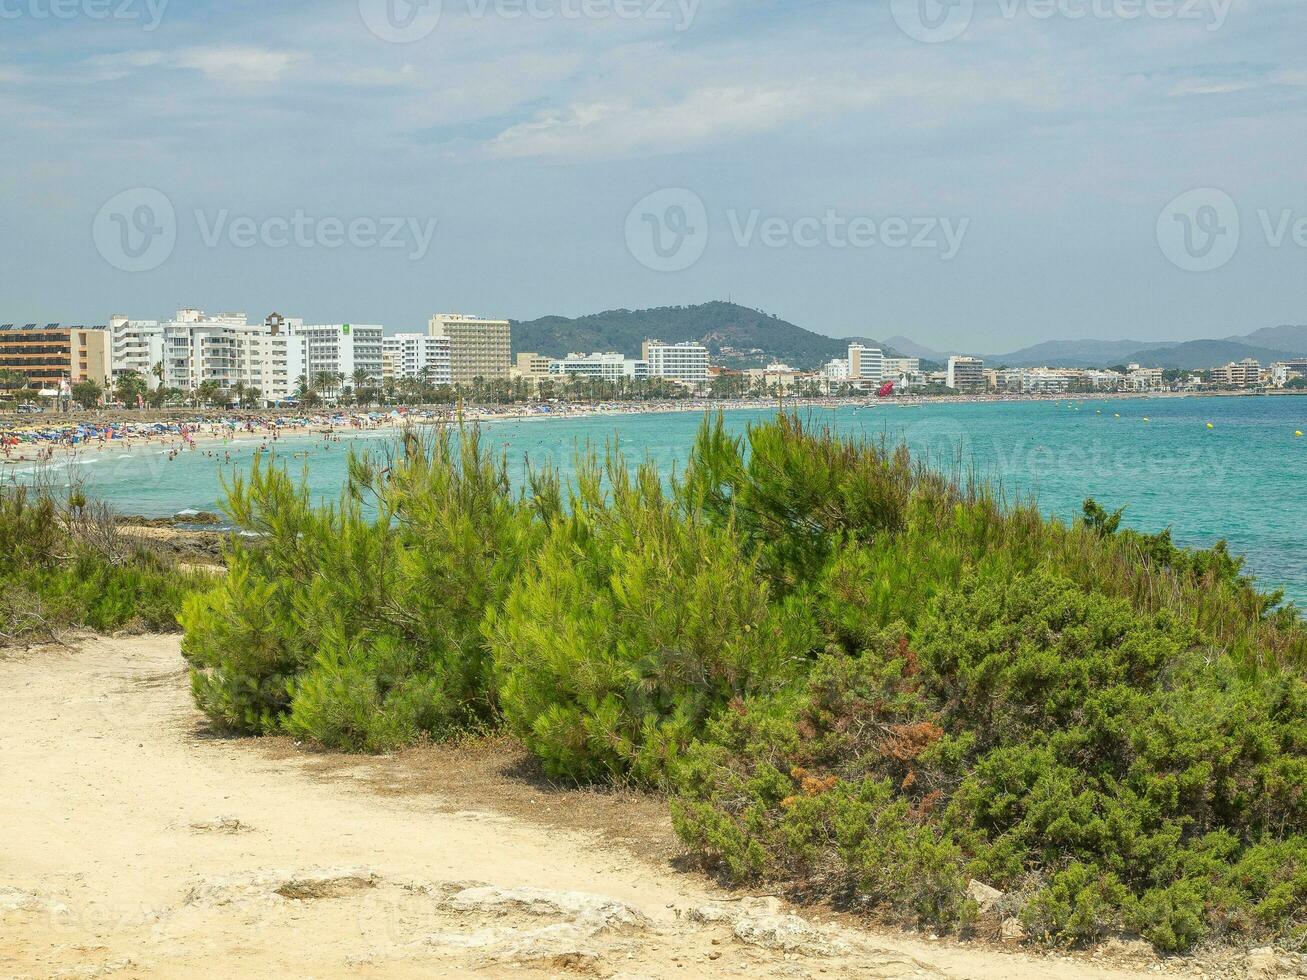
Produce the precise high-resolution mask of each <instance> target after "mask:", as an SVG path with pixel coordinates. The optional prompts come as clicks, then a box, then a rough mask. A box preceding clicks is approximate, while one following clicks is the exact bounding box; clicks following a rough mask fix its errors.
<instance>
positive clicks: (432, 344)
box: [381, 333, 454, 385]
mask: <svg viewBox="0 0 1307 980" xmlns="http://www.w3.org/2000/svg"><path fill="white" fill-rule="evenodd" d="M450 346H451V345H450V341H449V338H448V337H432V336H430V335H428V334H424V333H400V334H395V335H394V336H393V337H387V338H385V340H383V341H382V342H381V351H382V358H383V362H384V364H385V369H384V374H385V377H387V378H420V379H423V380H426V381H429V382H431V383H432V384H434V385H452V384H453V383H454V368H453V359H452V356H451V354H450Z"/></svg>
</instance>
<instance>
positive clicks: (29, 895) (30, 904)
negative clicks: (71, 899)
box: [0, 885, 68, 915]
mask: <svg viewBox="0 0 1307 980" xmlns="http://www.w3.org/2000/svg"><path fill="white" fill-rule="evenodd" d="M67 911H68V907H67V906H65V905H64V904H63V903H61V902H57V901H55V900H54V899H52V898H42V897H41V896H40V895H37V894H36V893H35V892H26V891H23V890H21V889H19V888H11V887H9V886H8V885H0V912H48V913H53V914H56V915H62V914H63V913H65V912H67Z"/></svg>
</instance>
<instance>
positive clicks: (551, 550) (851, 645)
mask: <svg viewBox="0 0 1307 980" xmlns="http://www.w3.org/2000/svg"><path fill="white" fill-rule="evenodd" d="M578 474H579V475H578V478H577V481H576V484H575V486H572V487H567V488H564V487H563V486H561V485H560V481H559V480H558V478H557V476H556V475H555V474H554V473H552V472H551V471H548V470H544V471H536V472H532V473H530V475H529V479H528V481H527V482H528V487H527V489H526V490H525V492H522V493H514V492H513V491H512V490H511V489H510V486H509V480H508V478H507V474H506V466H505V464H504V462H503V461H502V460H498V461H496V460H495V459H493V458H492V457H491V456H490V455H489V454H488V453H487V452H486V451H485V450H484V449H483V448H482V446H481V444H480V441H479V439H478V438H477V435H476V432H475V431H471V430H468V431H463V432H461V433H458V434H457V435H455V434H452V433H450V432H444V433H442V434H440V435H438V436H436V437H434V438H433V439H432V440H431V441H429V442H428V441H422V440H419V439H417V438H414V437H409V438H407V439H406V440H405V442H404V445H403V447H402V449H401V450H400V451H399V452H398V453H397V455H396V456H395V458H393V459H387V460H379V459H375V458H372V457H359V458H356V459H354V460H353V461H352V463H351V470H350V481H349V486H348V488H347V490H346V492H345V493H344V494H343V496H342V498H341V500H340V501H339V502H338V503H337V504H335V505H333V506H328V507H318V506H315V505H313V504H312V503H311V502H310V500H309V497H308V494H307V492H306V491H305V490H304V489H303V487H301V486H298V485H297V484H295V483H294V482H293V481H292V480H290V479H289V478H288V477H287V476H286V475H285V474H283V473H281V472H279V471H275V470H268V469H265V468H263V467H260V466H257V465H256V467H255V469H254V470H253V471H252V473H251V474H250V475H249V476H248V478H246V479H242V480H238V481H237V482H236V483H235V484H234V485H233V486H232V487H231V488H230V501H229V509H230V511H231V514H232V516H233V518H234V519H235V520H236V521H237V522H238V523H239V524H240V525H241V526H243V527H245V528H247V529H249V530H251V531H254V532H257V536H256V537H253V538H250V539H247V540H246V541H245V542H244V543H238V544H236V545H235V546H234V548H233V552H232V554H231V560H230V564H231V574H230V575H229V576H227V577H226V578H225V579H224V580H222V581H221V582H219V583H217V584H215V586H214V587H213V588H212V589H211V590H210V591H209V592H207V593H206V594H204V595H201V596H197V597H195V598H193V599H192V600H191V601H190V602H189V603H188V605H187V608H186V611H185V613H184V615H183V622H184V625H185V628H186V637H185V641H184V651H185V653H186V656H187V657H188V659H189V660H190V662H191V665H192V682H193V686H194V690H195V695H196V699H197V702H198V703H199V704H200V706H201V707H202V708H203V709H204V710H205V711H206V712H207V713H208V714H209V716H210V717H211V718H212V719H213V720H214V721H215V723H217V724H218V725H220V726H222V727H226V728H229V729H233V730H236V731H241V732H249V733H264V732H290V733H293V734H296V735H299V736H304V737H309V738H312V739H315V740H317V741H319V742H321V743H323V744H327V745H333V746H340V747H343V748H347V749H351V750H366V751H374V750H384V749H389V748H393V747H396V746H400V745H404V744H407V743H409V742H412V741H414V740H416V739H420V738H443V737H449V736H452V735H456V734H458V733H461V732H464V731H467V730H469V729H478V728H481V727H484V726H495V725H502V726H505V727H506V728H508V729H509V730H510V731H512V732H513V733H514V734H515V735H517V737H519V738H520V739H521V740H522V742H523V744H524V745H525V746H526V747H527V748H528V749H529V750H530V751H531V752H532V753H533V754H534V755H535V756H536V757H537V758H538V759H539V760H540V762H541V764H542V766H543V767H544V769H545V770H546V772H547V773H548V774H549V775H550V776H551V777H553V778H559V779H567V780H573V781H579V782H590V781H600V780H620V781H630V782H634V783H638V784H643V785H649V786H655V787H659V788H661V789H664V790H666V791H667V792H669V794H670V795H671V797H672V807H673V814H674V819H675V825H676V828H677V830H678V832H679V833H680V835H681V837H682V838H683V840H684V841H685V843H686V845H687V847H688V849H689V850H690V852H691V853H692V854H693V855H695V856H696V857H697V858H698V859H699V860H701V861H702V862H704V863H705V864H706V865H709V866H711V867H714V868H716V869H719V870H720V871H721V872H722V873H723V874H725V875H726V876H728V877H730V878H732V879H735V880H738V881H768V882H776V883H780V884H782V885H783V886H788V887H790V888H792V889H793V890H794V891H795V892H796V893H799V894H803V895H806V896H809V897H813V898H825V899H829V900H831V901H834V902H838V903H840V904H842V905H845V906H848V907H854V908H860V909H866V910H869V911H875V912H876V913H878V914H880V915H882V916H887V917H893V918H899V919H905V920H909V921H912V922H914V923H920V924H923V925H929V926H930V927H932V928H940V929H957V930H974V929H981V930H986V929H992V930H994V931H997V921H996V916H997V917H1013V916H1016V917H1019V918H1020V919H1021V921H1022V923H1023V925H1024V927H1025V930H1026V932H1027V934H1028V935H1029V936H1031V937H1032V938H1034V939H1037V940H1040V941H1043V942H1049V943H1074V942H1085V941H1091V940H1094V939H1096V938H1099V937H1102V936H1107V935H1118V934H1125V935H1142V936H1145V937H1147V938H1148V939H1149V940H1150V941H1151V942H1153V943H1154V944H1155V945H1156V946H1157V947H1158V948H1159V949H1163V950H1179V949H1187V948H1190V947H1192V946H1193V945H1194V944H1196V943H1198V942H1201V941H1204V940H1207V939H1211V938H1218V939H1233V940H1236V941H1244V940H1248V941H1261V940H1264V939H1267V938H1274V937H1294V936H1298V937H1300V936H1301V935H1302V931H1303V928H1304V924H1305V923H1304V918H1305V913H1304V908H1305V907H1307V903H1305V901H1304V900H1305V899H1307V838H1305V837H1304V833H1303V831H1304V824H1305V821H1304V817H1307V796H1305V794H1307V710H1305V709H1307V688H1305V686H1304V679H1303V674H1302V665H1303V663H1304V661H1305V659H1307V632H1305V631H1304V627H1303V622H1302V619H1301V617H1300V616H1299V614H1298V612H1297V611H1296V610H1295V609H1293V608H1291V607H1284V606H1282V604H1281V601H1280V597H1279V596H1278V595H1264V594H1261V593H1259V592H1258V591H1257V590H1256V588H1255V587H1254V585H1253V583H1252V582H1251V581H1250V580H1248V579H1247V578H1246V577H1245V576H1244V575H1243V573H1242V569H1241V563H1240V561H1239V560H1238V559H1236V558H1234V557H1233V556H1231V555H1230V554H1229V553H1228V551H1227V550H1226V549H1225V547H1224V545H1218V546H1217V547H1216V548H1214V549H1212V550H1209V551H1201V552H1192V551H1185V550H1182V549H1178V548H1176V547H1175V546H1174V544H1173V543H1172V541H1171V538H1170V535H1169V534H1168V533H1163V534H1158V535H1144V534H1140V533H1138V532H1134V531H1128V530H1123V529H1122V528H1121V515H1120V514H1119V513H1116V514H1112V513H1108V512H1107V511H1105V510H1104V509H1103V508H1101V507H1099V506H1098V505H1097V504H1095V503H1094V502H1092V501H1089V502H1087V503H1086V506H1085V518H1084V520H1083V521H1081V522H1078V523H1076V524H1074V525H1066V524H1064V523H1060V522H1057V521H1052V520H1048V519H1046V518H1044V517H1043V516H1041V515H1040V514H1039V512H1038V510H1037V509H1036V508H1035V507H1033V506H1030V505H1027V504H1023V503H1019V502H1018V503H1012V504H1009V503H1006V502H1004V501H1003V499H1002V496H1001V494H1000V493H999V492H998V491H997V490H996V489H995V488H993V487H992V486H990V485H988V484H987V483H986V482H985V481H984V480H982V479H979V478H977V477H976V476H975V475H973V474H964V475H962V476H960V477H957V478H953V477H948V476H946V475H942V474H940V473H938V472H935V471H932V470H931V469H930V468H928V467H925V466H923V465H922V464H921V463H920V461H918V460H915V459H913V458H912V457H911V456H910V455H909V454H908V452H907V451H906V450H905V449H902V448H893V447H886V446H882V445H875V444H869V443H860V442H853V441H848V440H842V439H838V438H836V437H834V436H832V435H831V434H829V433H827V432H820V431H817V432H814V431H809V430H808V429H806V428H805V427H804V426H802V425H801V424H800V423H799V422H798V421H797V420H796V419H794V418H792V417H789V416H784V415H782V416H780V417H778V419H777V420H776V421H775V422H773V423H770V424H768V425H764V426H758V427H755V428H753V429H751V430H750V432H749V433H748V436H747V437H746V438H745V439H735V438H732V437H730V436H728V435H727V433H726V432H725V429H724V426H723V424H722V421H721V419H720V418H718V419H716V420H715V421H714V420H711V419H710V420H708V421H706V422H705V425H704V427H703V429H702V430H701V433H700V436H699V438H698V440H697V442H696V445H695V447H694V450H693V452H692V454H691V456H690V459H689V462H688V464H687V467H686V469H685V471H684V472H683V474H682V475H681V477H680V478H679V479H675V480H672V481H664V480H660V478H659V476H658V474H657V473H656V472H655V470H654V468H653V467H652V466H650V465H644V466H638V465H632V464H631V463H629V462H628V461H627V460H625V459H624V458H623V457H622V456H621V454H620V453H618V452H616V451H610V452H609V453H607V454H606V455H605V456H604V457H602V458H600V457H599V456H597V455H596V454H593V453H588V454H585V453H583V454H582V458H581V459H580V460H579V461H578ZM972 879H977V880H979V881H981V882H983V883H985V884H987V885H990V886H992V887H993V888H996V889H999V890H1001V891H1002V892H1003V895H1002V897H1001V899H1000V900H998V901H997V902H987V903H986V905H985V907H981V906H980V905H978V904H977V901H976V899H974V898H972V897H970V896H969V894H968V891H969V889H968V886H969V883H970V882H971V881H972ZM973 891H974V890H973Z"/></svg>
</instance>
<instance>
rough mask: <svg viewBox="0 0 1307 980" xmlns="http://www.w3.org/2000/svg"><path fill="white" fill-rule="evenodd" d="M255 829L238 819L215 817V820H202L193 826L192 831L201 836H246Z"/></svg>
mask: <svg viewBox="0 0 1307 980" xmlns="http://www.w3.org/2000/svg"><path fill="white" fill-rule="evenodd" d="M253 829H254V828H253V827H251V826H250V825H249V824H247V823H243V822H242V821H240V820H238V819H237V818H236V817H215V818H214V819H213V820H200V821H197V822H195V823H193V824H191V830H193V831H195V832H196V833H199V834H245V833H249V831H251V830H253Z"/></svg>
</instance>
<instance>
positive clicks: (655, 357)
mask: <svg viewBox="0 0 1307 980" xmlns="http://www.w3.org/2000/svg"><path fill="white" fill-rule="evenodd" d="M641 352H642V355H643V356H642V358H641V359H642V360H644V361H646V362H647V363H648V365H649V376H650V377H652V378H667V379H669V380H671V381H677V382H679V383H681V384H684V385H689V386H690V387H698V386H699V385H705V384H707V383H708V348H707V347H704V346H703V345H702V344H696V343H693V342H686V343H681V344H664V343H663V342H662V341H661V340H646V341H645V342H644V344H643V345H642V348H641Z"/></svg>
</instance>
